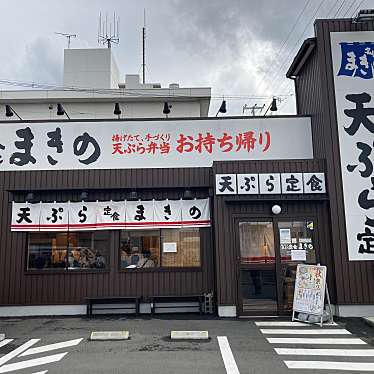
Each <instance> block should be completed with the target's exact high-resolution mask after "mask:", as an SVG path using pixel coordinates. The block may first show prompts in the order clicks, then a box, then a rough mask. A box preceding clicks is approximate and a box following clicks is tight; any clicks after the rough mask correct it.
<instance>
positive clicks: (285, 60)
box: [274, 0, 326, 91]
mask: <svg viewBox="0 0 374 374" xmlns="http://www.w3.org/2000/svg"><path fill="white" fill-rule="evenodd" d="M325 1H326V0H321V1H320V3H319V5H318V7H317V8H316V10H315V12H314V13H313V15H312V17H311V18H310V19H309V21H308V22H307V23H306V26H305V28H304V30H303V32H302V34H301V37H300V38H299V39H298V40H297V41H296V43H295V44H294V46H293V47H292V49H291V50H290V52H289V53H288V55H287V56H286V58H285V59H284V60H283V63H282V65H281V66H280V67H279V68H278V69H277V72H278V73H279V72H282V70H283V69H284V67H285V66H286V64H287V63H289V58H290V57H291V56H292V55H293V54H294V52H295V49H296V47H297V46H298V44H299V43H300V41H301V40H302V39H303V38H304V35H305V33H306V31H307V30H308V28H309V26H310V24H311V23H312V22H313V19H314V18H315V16H316V14H317V13H318V11H319V10H320V8H321V6H322V5H323V4H324V3H325ZM274 76H275V75H274ZM278 81H279V79H278ZM279 85H280V84H278V86H277V88H276V89H275V90H274V91H277V90H278V88H279Z"/></svg>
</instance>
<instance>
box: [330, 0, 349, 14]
mask: <svg viewBox="0 0 374 374" xmlns="http://www.w3.org/2000/svg"><path fill="white" fill-rule="evenodd" d="M345 2H346V0H343V1H342V3H341V4H340V7H339V8H338V10H337V11H336V13H335V14H334V16H333V17H332V18H336V16H337V15H338V14H339V12H340V9H342V7H343V5H344V3H345Z"/></svg>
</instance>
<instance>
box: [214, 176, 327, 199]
mask: <svg viewBox="0 0 374 374" xmlns="http://www.w3.org/2000/svg"><path fill="white" fill-rule="evenodd" d="M302 193H308V194H316V193H319V194H321V193H326V185H325V174H324V173H281V174H280V173H274V174H216V195H236V194H239V195H244V194H247V195H258V194H260V195H263V194H302Z"/></svg>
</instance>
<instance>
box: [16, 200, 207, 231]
mask: <svg viewBox="0 0 374 374" xmlns="http://www.w3.org/2000/svg"><path fill="white" fill-rule="evenodd" d="M209 226H210V209H209V199H193V200H162V201H156V200H149V201H141V200H138V201H104V202H101V201H100V202H84V201H81V202H66V203H59V202H55V203H37V204H31V203H27V202H26V203H13V209H12V223H11V231H83V230H116V229H131V230H132V229H144V228H174V227H176V228H180V227H209Z"/></svg>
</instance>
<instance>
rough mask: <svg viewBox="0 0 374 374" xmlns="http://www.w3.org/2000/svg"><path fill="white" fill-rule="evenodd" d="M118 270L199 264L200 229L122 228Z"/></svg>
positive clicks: (195, 265)
mask: <svg viewBox="0 0 374 374" xmlns="http://www.w3.org/2000/svg"><path fill="white" fill-rule="evenodd" d="M120 256H121V269H134V268H156V267H199V266H201V260H200V229H199V228H183V229H158V230H133V231H129V230H123V231H121V241H120Z"/></svg>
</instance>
